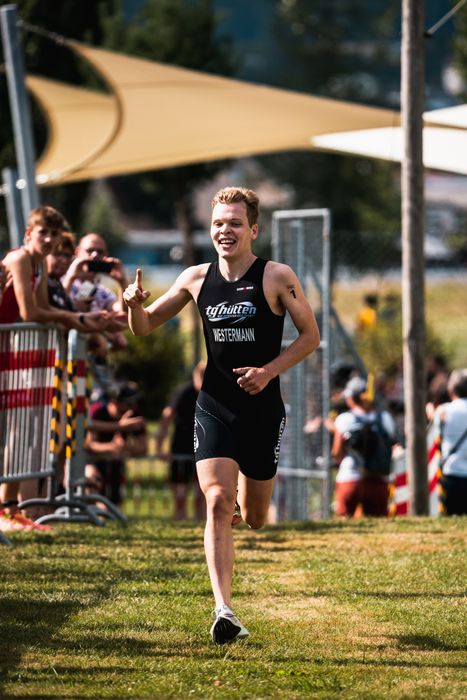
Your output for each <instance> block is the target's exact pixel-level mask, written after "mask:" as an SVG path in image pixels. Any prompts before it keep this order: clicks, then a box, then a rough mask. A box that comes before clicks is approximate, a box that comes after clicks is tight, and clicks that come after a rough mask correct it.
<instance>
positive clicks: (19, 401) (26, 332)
mask: <svg viewBox="0 0 467 700" xmlns="http://www.w3.org/2000/svg"><path fill="white" fill-rule="evenodd" d="M66 358H67V363H66V365H67V370H68V378H67V387H66V397H67V403H66V406H67V415H66V420H67V427H66V438H67V459H66V475H67V476H66V483H65V493H64V494H59V495H57V470H58V449H59V433H60V419H61V411H62V410H63V405H64V392H63V391H62V388H63V387H62V384H63V378H64V370H65V359H66ZM85 374H86V345H85V339H84V337H83V336H80V335H79V333H78V332H77V331H76V330H71V331H70V332H69V333H68V344H67V334H66V333H65V331H63V330H62V329H60V328H58V327H56V326H45V325H42V324H37V323H17V324H3V325H0V469H1V470H0V483H11V482H18V481H26V480H30V479H42V478H45V479H47V484H48V485H47V496H46V497H45V498H33V499H28V500H27V501H23V502H22V503H19V504H18V505H19V508H20V509H22V508H25V507H28V506H33V505H40V506H47V507H48V508H50V509H51V510H52V511H53V512H52V513H49V514H47V515H44V516H42V517H40V518H38V520H37V522H47V521H51V520H55V521H57V520H58V521H69V522H81V521H85V522H92V523H94V524H95V525H103V524H104V522H105V520H104V519H105V518H114V519H118V520H120V521H121V522H125V521H126V517H125V516H124V515H123V513H121V512H120V511H119V510H118V508H116V507H115V506H114V504H113V503H111V502H110V501H108V499H106V498H105V497H104V496H101V495H100V494H97V493H96V494H85V493H84V485H85V479H84V467H85V450H84V437H85V419H86V390H85ZM99 504H103V505H104V506H105V509H104V508H100V507H99ZM0 542H3V543H6V544H11V542H10V540H9V539H8V538H7V537H6V536H5V535H4V534H3V533H0Z"/></svg>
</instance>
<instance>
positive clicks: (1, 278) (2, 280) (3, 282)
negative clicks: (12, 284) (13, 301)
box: [0, 261, 7, 306]
mask: <svg viewBox="0 0 467 700" xmlns="http://www.w3.org/2000/svg"><path fill="white" fill-rule="evenodd" d="M6 286H7V271H6V267H5V265H4V264H3V263H2V262H1V261H0V306H1V305H2V299H3V292H4V291H5V288H6Z"/></svg>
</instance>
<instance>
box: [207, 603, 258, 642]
mask: <svg viewBox="0 0 467 700" xmlns="http://www.w3.org/2000/svg"><path fill="white" fill-rule="evenodd" d="M214 615H215V617H216V619H215V620H214V624H213V626H212V627H211V637H212V638H213V640H214V642H215V643H216V644H226V643H227V642H233V641H234V639H244V638H245V637H248V636H249V634H250V633H249V632H248V630H247V628H246V627H244V626H243V625H242V623H241V622H240V620H239V619H238V617H235V615H234V614H233V612H232V611H231V609H230V608H229V606H228V605H221V606H220V607H219V608H216V609H215V610H214Z"/></svg>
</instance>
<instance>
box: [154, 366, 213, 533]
mask: <svg viewBox="0 0 467 700" xmlns="http://www.w3.org/2000/svg"><path fill="white" fill-rule="evenodd" d="M205 367H206V363H205V362H204V361H201V362H198V364H197V365H196V367H195V368H194V370H193V374H192V379H191V380H190V381H189V382H186V383H185V384H182V385H181V386H180V387H179V388H178V389H177V390H176V391H175V393H174V395H173V396H172V398H171V401H170V403H169V404H168V405H167V406H166V407H165V408H164V410H163V411H162V417H161V420H160V423H159V431H158V433H157V442H156V451H157V453H158V454H161V455H163V454H164V453H163V445H164V441H165V439H166V437H167V434H168V432H169V428H170V426H171V424H172V423H173V425H174V429H173V434H172V439H171V442H170V455H188V457H189V458H188V459H181V458H179V457H174V458H172V459H171V461H170V476H169V481H170V485H171V488H172V493H173V498H174V518H175V520H186V519H187V498H188V492H189V488H190V485H191V484H192V485H193V489H194V504H195V519H196V520H203V519H204V518H205V515H206V508H205V501H204V496H203V494H202V492H201V489H200V487H199V483H198V477H197V474H196V466H195V456H194V451H193V431H194V422H195V408H196V399H197V397H198V393H199V390H200V389H201V385H202V383H203V377H204V370H205ZM170 455H169V458H170Z"/></svg>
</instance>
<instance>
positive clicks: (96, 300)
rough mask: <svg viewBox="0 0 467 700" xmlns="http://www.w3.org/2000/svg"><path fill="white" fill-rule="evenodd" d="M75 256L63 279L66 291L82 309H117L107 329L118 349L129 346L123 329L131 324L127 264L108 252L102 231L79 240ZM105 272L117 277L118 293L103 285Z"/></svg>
mask: <svg viewBox="0 0 467 700" xmlns="http://www.w3.org/2000/svg"><path fill="white" fill-rule="evenodd" d="M75 255H76V257H75V259H74V260H73V262H72V263H71V265H70V267H69V268H68V271H67V273H66V275H65V276H64V278H63V286H64V288H65V291H66V292H67V293H68V294H69V295H70V297H71V298H72V300H73V304H74V305H75V307H76V308H77V309H79V310H83V311H84V310H92V311H95V310H96V311H97V310H105V311H113V312H116V315H115V316H114V318H113V319H112V322H111V324H110V325H109V326H108V328H107V330H108V331H110V332H111V333H112V337H111V342H112V345H113V347H114V348H122V347H126V344H127V343H126V340H125V337H124V336H123V333H122V331H124V330H125V329H126V328H127V327H128V322H127V315H126V305H125V303H124V301H123V290H124V289H125V288H126V286H127V284H128V280H127V278H126V275H125V270H124V269H123V263H122V261H121V260H119V259H118V258H112V257H110V256H109V255H108V252H107V246H106V243H105V241H104V239H103V238H102V236H100V235H99V234H98V233H87V234H86V235H85V236H83V238H81V240H80V241H79V242H78V246H77V248H76V250H75ZM101 274H104V275H107V276H108V277H110V278H111V279H113V280H115V282H116V283H117V285H118V296H117V295H116V294H115V293H114V292H113V291H112V290H110V289H109V288H108V287H106V286H105V285H103V284H102V283H101V281H100V277H99V275H101Z"/></svg>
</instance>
